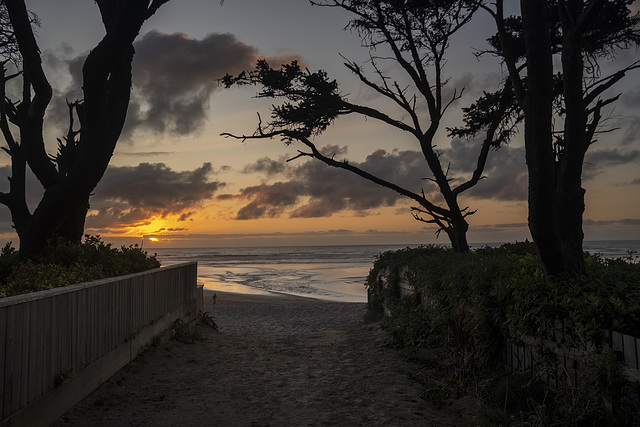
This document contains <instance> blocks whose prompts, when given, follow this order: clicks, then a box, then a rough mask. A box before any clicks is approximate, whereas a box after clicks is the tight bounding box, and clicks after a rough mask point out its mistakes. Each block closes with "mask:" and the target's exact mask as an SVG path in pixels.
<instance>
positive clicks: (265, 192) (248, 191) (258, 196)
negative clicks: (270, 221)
mask: <svg viewBox="0 0 640 427" xmlns="http://www.w3.org/2000/svg"><path fill="white" fill-rule="evenodd" d="M303 193H304V191H303V187H302V184H299V183H296V182H276V183H275V184H271V185H266V184H262V185H257V186H253V187H247V188H243V189H242V190H241V191H240V197H242V198H246V199H251V202H250V203H249V204H247V205H246V206H244V207H242V208H241V209H240V210H239V211H238V214H237V216H236V219H257V218H273V217H277V216H280V215H281V214H282V212H283V211H284V210H285V209H286V208H288V207H290V206H293V205H295V204H296V203H297V202H298V198H299V196H300V195H301V194H303Z"/></svg>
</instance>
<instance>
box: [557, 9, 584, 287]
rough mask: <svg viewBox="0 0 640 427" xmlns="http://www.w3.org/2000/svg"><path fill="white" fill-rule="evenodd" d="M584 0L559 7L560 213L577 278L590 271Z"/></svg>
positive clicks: (566, 261) (565, 250) (563, 242)
mask: <svg viewBox="0 0 640 427" xmlns="http://www.w3.org/2000/svg"><path fill="white" fill-rule="evenodd" d="M582 9H583V2H582V1H581V0H577V1H576V0H569V1H567V2H565V4H564V6H561V7H560V9H559V12H560V16H561V19H562V38H563V40H562V78H563V81H562V87H563V95H564V103H565V110H566V112H565V120H564V140H563V143H564V144H563V146H562V147H561V152H560V154H559V158H558V171H557V174H556V179H557V183H556V196H557V197H556V201H557V207H556V213H557V215H558V218H557V227H558V234H559V236H560V248H561V255H562V264H563V265H562V267H563V270H564V272H565V273H568V274H569V275H571V276H573V277H579V276H583V275H584V274H586V266H585V263H584V255H583V252H582V243H583V239H584V233H583V231H582V215H583V213H584V209H585V206H584V193H585V191H584V189H583V188H582V181H581V176H582V165H583V163H584V156H585V153H586V151H587V148H588V141H586V128H587V113H586V108H585V100H584V94H583V80H584V65H583V64H584V63H583V58H582V51H583V43H584V42H583V39H582V31H581V28H579V24H578V22H579V21H580V19H579V17H580V14H581V13H582Z"/></svg>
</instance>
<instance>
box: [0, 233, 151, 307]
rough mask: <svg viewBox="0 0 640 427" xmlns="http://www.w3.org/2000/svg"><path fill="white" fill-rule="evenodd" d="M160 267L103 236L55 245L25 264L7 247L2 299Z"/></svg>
mask: <svg viewBox="0 0 640 427" xmlns="http://www.w3.org/2000/svg"><path fill="white" fill-rule="evenodd" d="M158 267H160V262H159V261H158V260H157V259H156V257H155V255H154V256H149V255H148V254H147V253H146V252H145V251H143V250H142V249H141V248H139V247H138V246H137V245H133V246H122V247H121V248H120V249H117V248H113V247H112V245H111V244H110V243H104V242H103V241H102V240H101V239H100V236H89V235H87V236H85V239H84V241H83V242H82V243H81V244H79V245H76V244H71V243H68V242H64V241H62V240H59V241H55V242H51V243H50V245H49V247H48V248H47V249H46V250H45V251H43V253H42V254H41V255H40V256H39V257H37V258H35V259H33V260H21V259H20V258H19V256H18V252H17V251H16V250H15V249H14V248H12V247H11V243H7V245H5V247H4V248H3V249H2V251H0V297H7V296H11V295H19V294H24V293H29V292H37V291H41V290H45V289H51V288H57V287H60V286H67V285H71V284H74V283H81V282H88V281H92V280H97V279H101V278H105V277H115V276H122V275H125V274H131V273H138V272H141V271H145V270H150V269H152V268H158Z"/></svg>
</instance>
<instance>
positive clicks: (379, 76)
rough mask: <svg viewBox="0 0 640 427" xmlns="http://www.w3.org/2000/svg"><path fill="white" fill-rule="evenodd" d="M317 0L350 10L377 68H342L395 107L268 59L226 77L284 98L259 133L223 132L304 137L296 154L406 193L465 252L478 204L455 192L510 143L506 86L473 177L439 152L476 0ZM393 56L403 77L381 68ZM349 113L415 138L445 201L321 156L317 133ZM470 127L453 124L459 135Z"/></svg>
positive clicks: (416, 212) (422, 217) (421, 216)
mask: <svg viewBox="0 0 640 427" xmlns="http://www.w3.org/2000/svg"><path fill="white" fill-rule="evenodd" d="M312 4H314V5H321V6H327V7H337V8H342V9H344V10H346V11H348V12H350V14H351V16H352V19H351V21H350V23H349V25H348V28H349V29H351V30H353V31H355V32H357V33H358V34H359V36H360V37H361V39H362V41H363V44H364V46H365V47H367V48H368V49H369V52H370V60H369V61H368V63H369V65H370V66H371V67H372V69H373V72H372V74H373V78H372V77H370V75H369V73H367V72H365V69H364V67H362V66H361V65H359V64H357V63H355V62H354V61H350V60H348V59H345V63H344V65H345V66H346V67H347V68H348V69H349V70H350V71H351V72H352V73H353V74H354V75H356V76H357V77H358V79H359V80H360V82H361V83H362V84H363V85H364V86H365V87H367V88H368V89H369V90H370V91H371V92H372V93H373V94H375V95H377V96H378V97H380V98H382V99H385V100H386V101H388V102H389V105H390V107H389V108H388V111H385V110H383V109H382V108H376V107H373V106H370V105H362V104H357V103H353V102H351V101H349V99H348V97H347V96H346V95H344V94H342V93H341V92H340V87H339V84H338V83H337V82H336V81H335V80H332V79H330V78H329V76H328V75H327V73H326V72H324V71H322V70H320V71H315V72H312V71H309V70H303V69H302V68H301V67H300V65H299V64H298V63H297V62H292V63H291V64H285V65H283V66H282V67H281V68H272V67H271V66H270V65H269V64H268V63H267V62H266V61H264V60H261V61H259V62H258V64H257V66H256V68H255V70H253V71H250V72H244V73H241V74H239V75H237V76H231V75H227V76H225V77H224V78H223V79H222V82H223V83H224V85H225V86H226V87H229V86H232V85H234V84H237V85H244V84H256V85H260V86H261V91H260V92H259V93H258V95H257V97H258V98H274V99H281V100H282V103H281V104H278V105H274V106H273V108H272V111H271V119H270V120H269V121H268V122H267V123H266V124H264V125H263V123H262V119H260V123H259V125H258V129H257V130H256V132H255V133H254V134H253V135H249V136H247V135H244V136H235V135H231V134H229V133H226V134H224V135H227V136H234V137H237V138H272V137H280V138H282V139H283V140H284V141H286V142H287V143H293V142H299V143H302V144H303V145H305V146H306V147H307V148H308V149H309V151H302V150H300V151H299V155H298V156H296V157H301V156H309V157H312V158H315V159H318V160H320V161H322V162H324V163H326V164H328V165H330V166H334V167H337V168H341V169H346V170H349V171H351V172H353V173H355V174H357V175H359V176H361V177H363V178H365V179H368V180H370V181H372V182H374V183H376V184H379V185H381V186H383V187H386V188H389V189H391V190H394V191H396V192H398V193H400V194H402V195H403V196H405V197H408V198H409V199H411V200H412V201H413V202H415V203H417V206H415V205H414V206H413V207H412V212H413V216H414V218H415V219H417V220H419V221H423V222H426V223H433V224H436V225H437V227H438V233H440V232H441V231H444V232H445V233H446V234H447V235H448V237H449V240H450V241H451V244H452V246H453V247H454V248H455V249H456V250H457V251H461V252H464V251H468V250H469V245H468V243H467V237H466V233H467V231H468V228H469V225H468V223H467V220H466V217H467V216H469V215H472V214H473V213H475V211H474V210H471V209H469V208H468V207H461V205H460V204H459V200H458V197H459V196H460V194H462V193H463V192H464V191H466V190H468V189H469V188H471V187H473V186H474V185H476V184H477V183H478V181H479V180H480V179H481V178H482V174H483V171H484V168H485V165H486V159H487V156H488V154H489V151H490V149H491V148H492V147H498V146H500V144H501V143H503V142H504V141H506V140H507V138H506V136H507V134H509V132H510V130H509V129H508V128H507V127H505V126H504V123H503V122H502V121H501V120H499V118H500V117H502V115H503V114H504V110H505V109H508V108H510V107H509V105H510V103H511V104H512V102H511V100H510V99H509V96H511V94H510V93H509V92H508V91H505V92H503V93H502V94H496V95H494V97H493V98H492V100H493V101H498V104H494V107H492V108H494V117H495V120H493V121H492V122H490V123H488V125H487V126H485V127H483V128H482V131H484V132H485V137H484V139H483V140H482V144H481V146H480V147H479V148H475V149H476V150H477V152H478V155H477V165H476V168H475V170H474V172H473V174H472V176H470V177H468V178H464V177H452V176H450V175H449V173H450V170H451V169H450V165H448V164H447V163H446V162H445V160H444V159H442V158H441V155H442V152H441V151H440V150H438V149H437V143H436V134H437V133H438V131H439V130H441V122H442V119H443V118H444V117H445V114H446V113H447V112H448V110H449V109H450V108H451V106H452V104H453V103H454V102H456V101H457V100H459V99H460V97H461V94H462V91H463V90H464V88H454V89H453V90H452V91H450V90H449V87H448V85H450V80H449V78H447V77H446V75H445V66H446V53H447V49H448V47H449V45H450V42H451V38H452V37H453V36H454V35H455V34H456V33H457V32H458V31H459V30H460V29H461V28H462V27H463V26H464V25H466V24H467V23H468V22H469V21H470V20H471V17H472V16H473V14H474V13H475V11H476V10H477V8H478V7H479V5H478V4H475V2H471V1H382V0H367V1H360V0H359V1H326V2H312ZM377 49H386V50H388V51H390V52H391V56H390V58H383V57H381V56H378V54H377V53H376V52H377ZM387 60H389V61H393V62H394V63H395V65H397V66H399V69H400V70H401V73H402V75H401V76H389V75H387V74H385V72H383V71H382V66H381V63H382V62H384V61H387ZM398 77H399V78H398ZM396 78H397V79H396ZM401 79H405V80H407V79H408V81H409V82H410V83H409V84H408V85H404V84H402V83H400V81H401ZM447 90H449V92H447ZM447 93H449V95H447ZM488 96H489V95H488ZM397 108H399V109H400V111H401V116H400V117H398V115H397V114H395V115H394V113H392V111H394V109H397ZM348 114H358V115H361V116H364V117H367V118H371V119H374V120H377V121H380V122H382V123H384V124H386V125H388V126H390V127H391V128H394V129H395V130H398V131H401V132H402V133H406V134H409V135H411V136H412V137H413V138H414V140H415V141H416V142H417V145H418V146H419V148H420V151H419V152H420V154H421V155H422V157H424V160H425V167H424V171H425V175H426V176H428V178H427V179H428V180H429V182H432V183H434V184H435V186H436V188H437V190H438V192H439V195H438V198H440V197H441V199H442V200H443V201H442V202H441V203H440V202H439V203H436V202H435V201H434V200H433V199H431V198H430V197H428V196H427V195H426V194H425V192H424V190H423V189H416V188H404V187H400V186H399V185H397V184H395V183H393V182H389V181H387V180H385V179H383V178H382V177H380V176H374V175H372V174H370V173H368V172H367V171H365V170H362V169H360V168H358V167H356V166H353V165H352V164H350V163H349V162H348V161H347V160H344V161H337V160H335V159H334V158H333V157H329V156H326V155H323V154H322V153H321V152H320V150H319V149H318V148H317V147H316V145H315V142H314V138H315V137H318V136H319V135H320V134H321V133H322V132H323V131H325V130H326V129H327V127H328V126H330V125H331V124H332V123H333V122H334V121H335V120H336V119H337V118H338V117H341V116H345V115H348ZM469 120H472V119H471V118H470V119H469ZM484 124H485V122H483V126H484ZM464 132H465V131H463V130H453V129H452V130H450V133H451V135H453V136H457V135H461V134H463V133H464ZM376 148H377V147H376ZM454 178H455V179H454ZM454 183H455V185H454Z"/></svg>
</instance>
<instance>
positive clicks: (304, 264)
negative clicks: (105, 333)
mask: <svg viewBox="0 0 640 427" xmlns="http://www.w3.org/2000/svg"><path fill="white" fill-rule="evenodd" d="M498 245H499V244H498V243H488V244H472V247H474V248H479V247H483V246H498ZM408 246H409V247H415V245H372V246H288V247H280V246H278V247H245V248H191V249H182V248H180V249H153V250H150V251H149V252H150V253H156V254H157V258H158V260H159V261H160V262H161V263H162V265H163V266H169V265H174V264H179V263H183V262H191V261H197V262H198V282H199V283H200V284H202V285H204V287H205V289H210V290H214V291H215V290H218V291H228V292H239V293H244V294H266V293H272V292H276V293H283V294H290V295H299V296H305V297H312V298H318V299H324V300H332V301H345V302H366V300H367V291H366V288H365V286H364V283H365V279H366V277H367V275H368V274H369V270H370V269H371V267H372V265H373V262H374V261H375V259H376V257H377V256H378V255H379V254H380V253H383V252H386V251H390V250H398V249H402V248H405V247H408ZM584 249H585V251H587V252H590V253H592V254H600V255H601V256H603V257H608V258H626V257H628V256H632V257H634V256H637V255H640V240H606V241H605V240H601V241H590V242H585V244H584ZM633 251H635V252H633Z"/></svg>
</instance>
